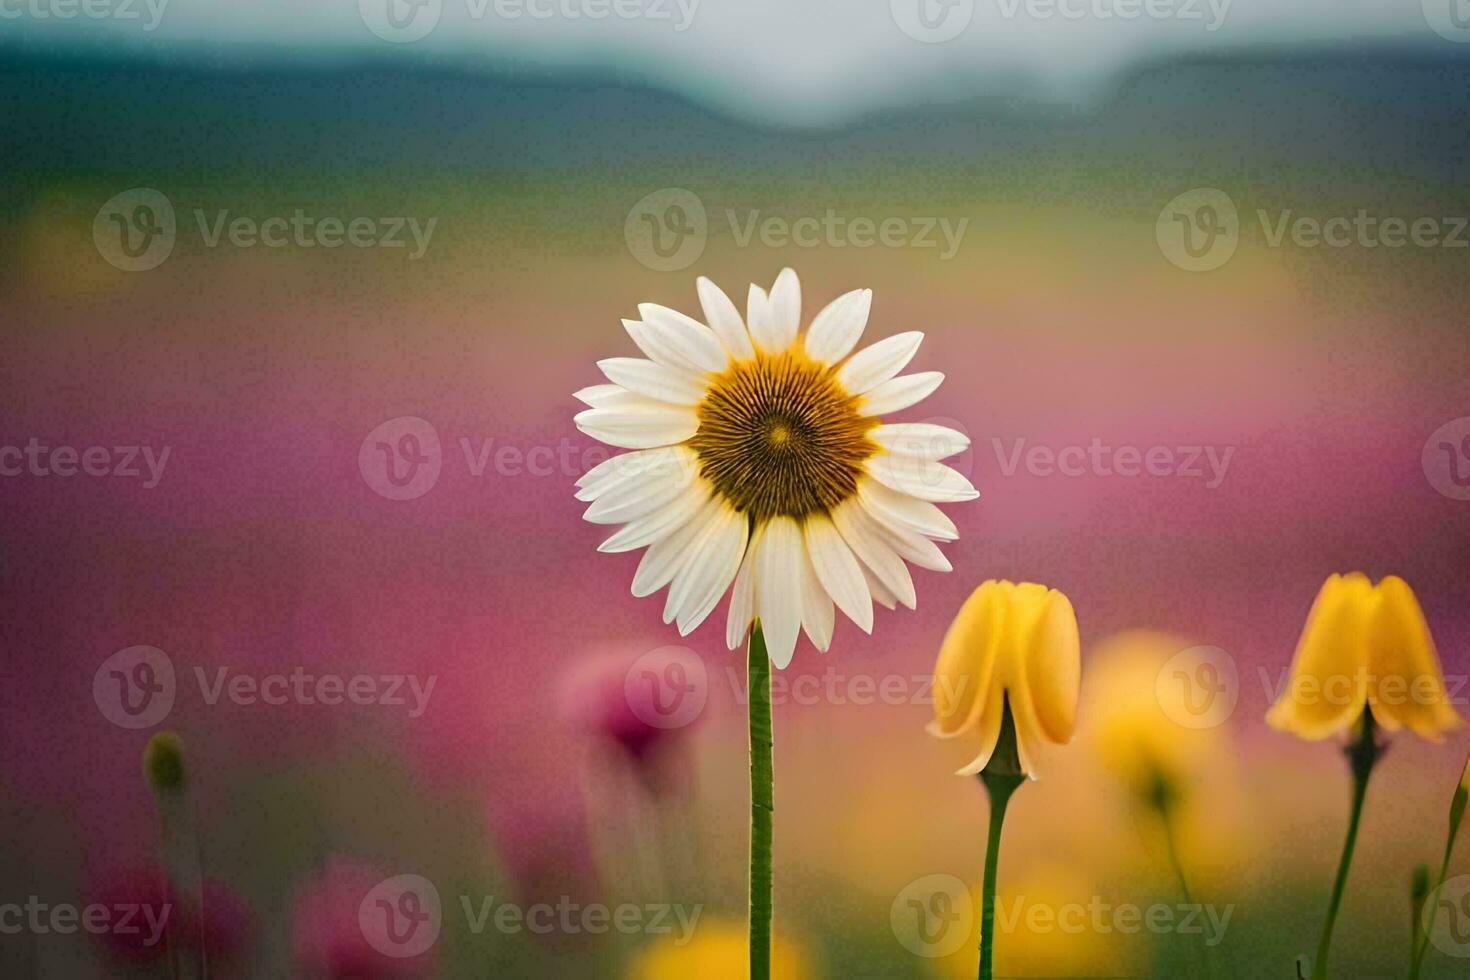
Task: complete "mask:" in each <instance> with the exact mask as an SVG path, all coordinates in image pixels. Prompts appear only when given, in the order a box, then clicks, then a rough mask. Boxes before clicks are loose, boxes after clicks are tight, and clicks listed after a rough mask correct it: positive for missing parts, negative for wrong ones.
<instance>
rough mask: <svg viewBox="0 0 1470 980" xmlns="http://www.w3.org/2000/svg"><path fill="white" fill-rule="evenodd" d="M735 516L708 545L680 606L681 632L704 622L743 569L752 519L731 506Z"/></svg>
mask: <svg viewBox="0 0 1470 980" xmlns="http://www.w3.org/2000/svg"><path fill="white" fill-rule="evenodd" d="M729 510H730V512H731V513H732V514H733V515H734V519H733V520H731V521H729V522H728V523H726V524H725V525H723V526H722V528H721V529H720V533H719V534H718V535H717V536H716V537H715V538H714V539H713V540H711V541H710V543H709V544H708V545H707V546H706V547H705V550H704V556H703V559H702V561H703V564H702V566H701V568H700V569H699V571H698V572H697V573H696V578H695V579H694V580H693V581H691V582H690V585H689V589H688V593H689V594H688V596H687V597H686V598H685V601H684V602H683V603H682V604H681V606H680V610H679V635H680V636H688V635H689V634H690V633H692V632H694V630H695V629H697V628H698V627H699V624H700V623H703V622H704V621H705V619H706V618H708V616H709V614H710V613H712V612H714V610H715V606H717V605H719V604H720V597H721V596H723V595H724V594H725V590H727V589H728V588H730V582H731V580H733V579H734V578H735V575H736V573H737V572H738V571H739V570H740V562H741V559H743V558H744V557H745V546H746V543H747V541H748V539H749V536H750V522H749V521H748V520H746V518H745V515H744V514H741V513H738V512H736V511H735V509H734V508H729Z"/></svg>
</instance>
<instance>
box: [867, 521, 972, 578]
mask: <svg viewBox="0 0 1470 980" xmlns="http://www.w3.org/2000/svg"><path fill="white" fill-rule="evenodd" d="M868 516H869V517H872V516H873V515H872V514H871V512H870V513H869V515H868ZM874 523H875V524H876V525H877V526H878V528H879V529H880V530H881V531H882V533H883V540H885V541H887V542H888V546H889V547H890V548H892V549H893V550H894V551H895V552H896V553H897V554H898V557H900V558H902V559H903V560H904V561H906V562H910V563H912V564H914V565H917V566H919V567H920V568H927V569H928V570H929V571H931V572H950V571H954V566H953V565H951V564H950V563H949V559H948V558H946V557H945V556H944V552H942V551H940V550H939V546H938V545H936V544H935V543H934V542H933V541H930V540H929V539H928V538H926V537H924V536H923V535H922V534H919V533H918V532H916V531H911V530H909V529H908V528H906V527H903V526H901V525H897V524H895V525H891V526H889V525H884V524H881V523H878V522H877V521H876V520H875V522H874Z"/></svg>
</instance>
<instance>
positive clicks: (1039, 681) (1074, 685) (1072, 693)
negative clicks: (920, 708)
mask: <svg viewBox="0 0 1470 980" xmlns="http://www.w3.org/2000/svg"><path fill="white" fill-rule="evenodd" d="M1080 680H1081V645H1080V642H1079V639H1078V635H1077V617H1076V615H1075V613H1073V611H1072V603H1071V602H1070V601H1068V599H1067V597H1066V596H1065V595H1063V594H1062V593H1060V592H1058V591H1057V590H1055V589H1049V588H1047V587H1046V586H1044V585H1037V584H1035V583H1033V582H1022V583H1020V584H1019V585H1018V584H1016V583H1014V582H1005V581H988V582H985V583H983V584H982V585H981V586H980V587H979V588H978V589H976V590H975V591H974V592H973V593H972V594H971V595H970V598H969V599H967V600H966V601H965V604H964V605H963V606H962V607H961V608H960V612H959V615H958V616H956V617H955V620H954V622H953V623H952V624H951V625H950V627H949V632H948V633H947V634H945V637H944V643H943V646H942V647H941V648H940V651H939V660H938V662H937V663H936V664H935V667H934V714H935V718H934V721H933V722H931V723H930V725H929V731H930V733H931V734H933V735H936V736H938V737H940V738H959V737H964V738H967V739H970V740H972V741H973V742H974V744H975V747H976V751H977V754H976V755H975V758H974V759H973V760H972V761H971V762H970V763H969V764H968V765H966V766H964V767H963V768H961V769H960V770H959V772H958V774H959V775H973V774H975V773H978V772H980V771H981V770H983V769H984V768H985V767H986V766H987V765H988V764H989V763H990V761H991V757H992V755H993V754H994V753H995V751H996V744H997V742H998V740H999V738H1000V734H1001V722H1002V719H1003V718H1004V716H1005V713H1006V706H1007V705H1009V709H1010V713H1011V716H1012V718H1013V720H1014V725H1015V734H1016V750H1017V754H1018V756H1019V761H1020V767H1021V769H1022V771H1024V772H1025V773H1026V774H1027V775H1028V776H1030V777H1031V778H1033V779H1034V778H1035V777H1036V757H1037V753H1038V749H1039V747H1040V745H1041V744H1042V743H1043V742H1051V743H1054V744H1057V745H1064V744H1066V743H1067V742H1069V741H1070V740H1071V738H1072V731H1073V729H1074V728H1075V727H1076V716H1077V691H1078V685H1079V683H1080Z"/></svg>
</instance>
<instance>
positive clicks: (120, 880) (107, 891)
mask: <svg viewBox="0 0 1470 980" xmlns="http://www.w3.org/2000/svg"><path fill="white" fill-rule="evenodd" d="M90 891H91V897H90V898H89V902H94V903H97V904H100V905H104V906H106V907H108V908H109V909H116V908H119V907H123V906H136V907H137V908H138V909H139V911H138V912H137V913H136V914H135V915H133V916H131V917H130V921H131V924H132V927H130V928H129V929H128V930H126V931H123V930H121V929H108V930H106V931H105V932H102V933H100V934H98V939H99V940H100V941H101V942H102V944H103V945H104V947H105V948H106V949H107V950H108V951H109V952H110V953H112V954H113V955H115V956H117V957H119V958H121V959H125V960H130V961H132V962H136V963H146V962H151V961H153V960H155V959H157V958H158V957H160V956H162V955H163V954H164V952H165V951H166V950H167V949H168V948H169V946H170V945H175V946H178V947H179V948H180V949H181V950H184V951H186V952H185V953H184V955H186V956H189V957H191V958H192V957H196V956H197V953H198V950H199V949H200V947H201V945H202V947H203V950H204V954H205V956H206V957H207V959H208V962H209V963H210V964H211V965H214V964H219V963H228V962H231V961H236V962H238V961H239V960H240V959H241V958H242V955H243V954H244V953H245V951H246V949H247V948H248V947H249V945H250V941H251V939H252V937H253V935H254V932H255V920H254V915H253V913H252V912H251V909H250V905H249V903H248V902H246V901H245V899H244V897H243V896H241V895H240V893H239V892H237V891H236V890H235V889H233V888H231V887H230V886H229V885H226V884H225V883H224V882H222V881H216V880H214V879H209V880H206V881H205V882H204V896H203V909H202V919H201V913H200V911H197V910H196V909H194V908H193V907H191V906H190V904H189V903H188V902H184V901H181V900H180V899H179V897H178V895H177V893H176V891H175V890H174V889H173V888H171V887H170V886H169V883H168V880H167V878H166V877H165V875H164V873H163V872H162V871H161V870H158V869H156V868H128V869H124V870H121V871H115V872H111V873H109V874H106V875H104V876H103V877H102V878H101V879H100V881H99V882H98V883H97V884H95V885H94V886H93V887H92V888H91V889H90ZM155 923H156V924H157V927H156V928H157V929H159V930H161V933H162V934H161V935H157V934H155V925H154V924H155ZM201 923H202V924H201Z"/></svg>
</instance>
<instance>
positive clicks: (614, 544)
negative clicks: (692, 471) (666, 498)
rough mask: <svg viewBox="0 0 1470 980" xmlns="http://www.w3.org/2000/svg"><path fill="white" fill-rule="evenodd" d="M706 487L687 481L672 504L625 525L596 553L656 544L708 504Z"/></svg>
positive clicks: (707, 487)
mask: <svg viewBox="0 0 1470 980" xmlns="http://www.w3.org/2000/svg"><path fill="white" fill-rule="evenodd" d="M709 495H710V486H709V484H708V483H707V482H706V481H704V480H703V479H696V480H691V481H690V483H689V486H687V487H685V488H684V492H683V493H681V494H679V496H677V497H675V498H674V499H673V501H671V502H670V503H668V504H666V505H665V506H663V507H660V508H659V509H658V510H655V511H653V512H652V513H650V514H646V515H644V516H643V517H640V518H638V519H637V520H636V521H630V522H628V523H627V524H625V525H624V526H623V527H622V528H621V529H620V530H619V531H618V532H617V533H616V534H614V535H612V536H611V537H609V538H608V539H607V540H606V541H604V542H602V544H600V545H598V546H597V550H598V551H601V552H603V553H605V554H616V553H618V552H623V551H636V550H638V549H639V548H644V547H647V546H648V545H651V544H653V543H654V542H655V541H660V540H662V539H663V538H665V537H667V536H668V535H670V534H672V533H673V532H674V530H675V529H676V528H678V527H679V526H680V525H682V524H683V523H684V522H685V521H687V520H689V518H691V517H693V516H694V514H695V513H696V512H697V511H698V510H699V508H700V507H702V506H703V505H704V503H705V502H706V501H707V500H709Z"/></svg>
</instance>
